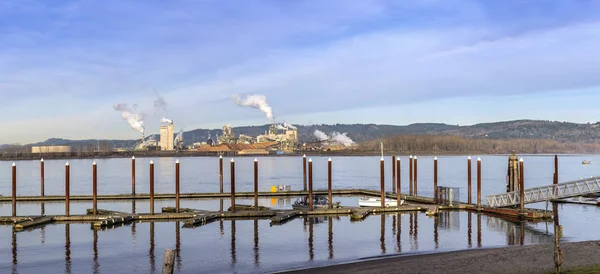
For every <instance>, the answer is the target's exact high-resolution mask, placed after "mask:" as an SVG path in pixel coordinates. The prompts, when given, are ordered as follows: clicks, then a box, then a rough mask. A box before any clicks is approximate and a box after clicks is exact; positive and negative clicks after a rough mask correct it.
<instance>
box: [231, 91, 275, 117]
mask: <svg viewBox="0 0 600 274" xmlns="http://www.w3.org/2000/svg"><path fill="white" fill-rule="evenodd" d="M231 100H232V101H233V102H234V103H236V104H237V105H238V106H241V107H251V108H256V109H260V111H262V112H264V113H265V114H266V115H267V118H268V119H269V120H270V121H273V109H272V108H271V106H269V103H267V97H265V96H264V95H259V94H255V95H248V96H246V97H245V98H243V99H242V98H240V96H239V95H233V96H231Z"/></svg>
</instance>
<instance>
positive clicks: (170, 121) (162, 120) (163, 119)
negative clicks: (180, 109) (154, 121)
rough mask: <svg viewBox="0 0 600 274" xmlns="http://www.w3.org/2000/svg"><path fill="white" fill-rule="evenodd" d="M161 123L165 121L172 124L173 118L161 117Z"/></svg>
mask: <svg viewBox="0 0 600 274" xmlns="http://www.w3.org/2000/svg"><path fill="white" fill-rule="evenodd" d="M160 122H161V123H165V124H172V123H173V120H170V119H167V118H165V117H163V118H162V119H160Z"/></svg>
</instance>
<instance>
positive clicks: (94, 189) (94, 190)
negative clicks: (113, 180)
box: [92, 161, 98, 215]
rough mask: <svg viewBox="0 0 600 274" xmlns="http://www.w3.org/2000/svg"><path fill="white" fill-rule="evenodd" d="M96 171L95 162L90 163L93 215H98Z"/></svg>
mask: <svg viewBox="0 0 600 274" xmlns="http://www.w3.org/2000/svg"><path fill="white" fill-rule="evenodd" d="M97 175H98V169H97V165H96V161H94V163H92V195H93V198H92V206H93V211H94V212H93V213H94V215H98V176H97Z"/></svg>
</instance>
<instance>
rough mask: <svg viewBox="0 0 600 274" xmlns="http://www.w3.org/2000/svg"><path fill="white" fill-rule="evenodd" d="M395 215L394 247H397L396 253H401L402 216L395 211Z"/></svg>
mask: <svg viewBox="0 0 600 274" xmlns="http://www.w3.org/2000/svg"><path fill="white" fill-rule="evenodd" d="M396 217H397V219H398V223H397V225H398V230H397V231H396V247H397V249H398V250H397V251H398V253H402V241H401V238H402V237H401V236H402V216H401V215H400V213H396Z"/></svg>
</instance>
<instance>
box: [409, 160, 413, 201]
mask: <svg viewBox="0 0 600 274" xmlns="http://www.w3.org/2000/svg"><path fill="white" fill-rule="evenodd" d="M408 173H409V174H408V195H409V196H412V195H413V156H412V155H410V156H409V157H408Z"/></svg>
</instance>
